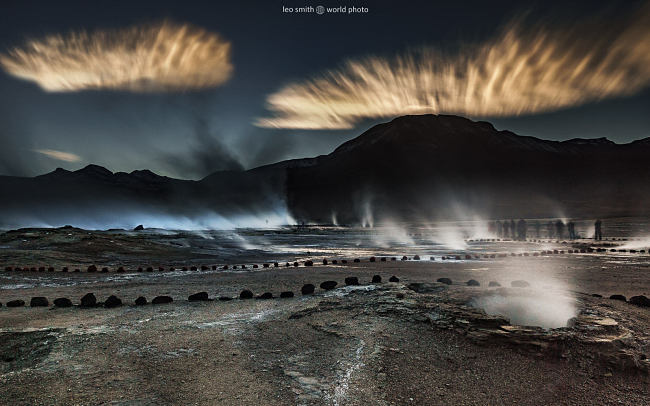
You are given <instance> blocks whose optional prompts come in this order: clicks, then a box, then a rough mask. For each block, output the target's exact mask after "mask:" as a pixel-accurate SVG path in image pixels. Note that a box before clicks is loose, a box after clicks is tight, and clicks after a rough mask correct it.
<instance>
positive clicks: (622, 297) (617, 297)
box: [609, 295, 627, 302]
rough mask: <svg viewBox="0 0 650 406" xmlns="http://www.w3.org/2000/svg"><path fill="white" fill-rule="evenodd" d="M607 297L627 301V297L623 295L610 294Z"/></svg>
mask: <svg viewBox="0 0 650 406" xmlns="http://www.w3.org/2000/svg"><path fill="white" fill-rule="evenodd" d="M609 298H610V299H612V300H622V301H623V302H626V301H627V298H626V297H625V296H623V295H611V296H610V297H609Z"/></svg>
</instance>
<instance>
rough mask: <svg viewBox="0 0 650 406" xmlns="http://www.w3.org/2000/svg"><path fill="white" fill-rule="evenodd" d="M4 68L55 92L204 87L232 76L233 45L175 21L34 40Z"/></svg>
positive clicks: (7, 57) (3, 58)
mask: <svg viewBox="0 0 650 406" xmlns="http://www.w3.org/2000/svg"><path fill="white" fill-rule="evenodd" d="M0 66H2V68H3V69H4V70H5V71H7V72H8V73H9V74H11V75H14V76H16V77H19V78H22V79H25V80H30V81H33V82H36V83H37V84H38V85H39V86H40V87H42V88H43V89H44V90H46V91H51V92H70V91H79V90H86V89H116V90H128V91H133V92H152V91H174V90H186V89H202V88H207V87H214V86H217V85H220V84H221V83H223V82H225V81H226V80H228V78H229V77H230V74H231V72H232V65H231V62H230V43H229V42H227V41H225V40H223V39H222V38H221V37H220V36H219V35H217V34H215V33H211V32H208V31H206V30H204V29H202V28H198V27H194V26H191V25H188V24H174V23H171V22H162V23H157V24H152V25H147V26H133V27H130V28H125V29H119V30H107V31H95V32H92V33H88V32H85V31H82V32H71V33H69V34H68V35H66V36H62V35H50V36H46V37H44V38H41V39H33V40H29V41H27V42H26V43H25V44H24V45H23V46H22V47H19V48H13V49H12V50H10V51H9V52H8V53H5V54H0Z"/></svg>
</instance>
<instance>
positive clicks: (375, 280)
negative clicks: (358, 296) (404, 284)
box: [371, 275, 381, 283]
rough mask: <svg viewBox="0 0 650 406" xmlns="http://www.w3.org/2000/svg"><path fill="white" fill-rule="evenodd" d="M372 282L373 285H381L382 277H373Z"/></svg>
mask: <svg viewBox="0 0 650 406" xmlns="http://www.w3.org/2000/svg"><path fill="white" fill-rule="evenodd" d="M371 282H372V283H381V276H380V275H373V277H372V281H371Z"/></svg>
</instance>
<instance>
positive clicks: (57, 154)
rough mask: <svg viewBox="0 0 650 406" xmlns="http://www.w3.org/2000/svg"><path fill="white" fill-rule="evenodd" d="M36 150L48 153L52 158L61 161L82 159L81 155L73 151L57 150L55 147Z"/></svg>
mask: <svg viewBox="0 0 650 406" xmlns="http://www.w3.org/2000/svg"><path fill="white" fill-rule="evenodd" d="M34 152H38V153H39V154H43V155H47V156H48V157H50V158H52V159H58V160H59V161H65V162H79V161H81V157H80V156H79V155H77V154H73V153H71V152H63V151H57V150H55V149H35V150H34Z"/></svg>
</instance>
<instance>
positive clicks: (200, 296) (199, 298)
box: [187, 292, 209, 302]
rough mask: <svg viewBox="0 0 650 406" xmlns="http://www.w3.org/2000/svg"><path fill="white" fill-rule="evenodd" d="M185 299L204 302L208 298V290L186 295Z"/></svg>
mask: <svg viewBox="0 0 650 406" xmlns="http://www.w3.org/2000/svg"><path fill="white" fill-rule="evenodd" d="M187 300H189V301H190V302H205V301H207V300H209V299H208V292H198V293H195V294H193V295H189V296H188V297H187Z"/></svg>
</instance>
